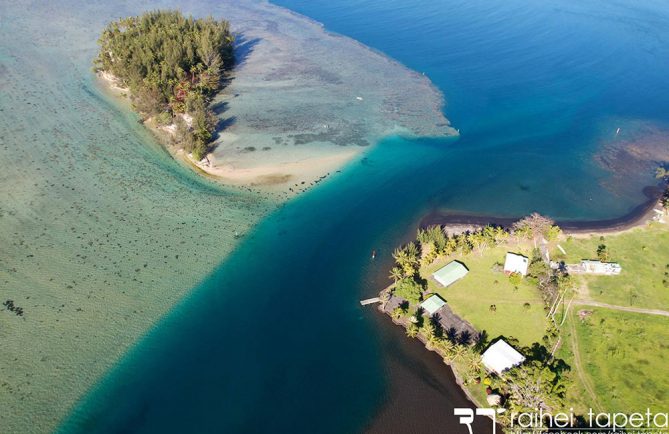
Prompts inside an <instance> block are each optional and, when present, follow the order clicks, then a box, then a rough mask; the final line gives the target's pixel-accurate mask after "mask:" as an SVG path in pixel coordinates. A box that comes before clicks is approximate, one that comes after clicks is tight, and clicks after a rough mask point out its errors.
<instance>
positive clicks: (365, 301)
mask: <svg viewBox="0 0 669 434" xmlns="http://www.w3.org/2000/svg"><path fill="white" fill-rule="evenodd" d="M380 301H381V299H380V298H379V297H374V298H368V299H367V300H360V304H361V305H363V306H367V305H368V304H374V303H378V302H380Z"/></svg>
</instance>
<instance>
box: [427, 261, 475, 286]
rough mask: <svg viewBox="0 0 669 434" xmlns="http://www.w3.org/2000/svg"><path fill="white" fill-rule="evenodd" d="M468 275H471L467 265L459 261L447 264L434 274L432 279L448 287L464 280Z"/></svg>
mask: <svg viewBox="0 0 669 434" xmlns="http://www.w3.org/2000/svg"><path fill="white" fill-rule="evenodd" d="M467 273H469V270H468V269H467V267H465V264H463V263H462V262H458V261H451V262H449V263H448V264H446V266H445V267H443V268H441V269H439V270H437V271H436V272H435V273H434V274H432V277H434V280H436V281H437V282H439V283H440V284H441V285H442V286H444V287H446V286H449V285H452V284H453V283H455V282H456V281H458V280H460V279H462V278H463V277H465V275H466V274H467Z"/></svg>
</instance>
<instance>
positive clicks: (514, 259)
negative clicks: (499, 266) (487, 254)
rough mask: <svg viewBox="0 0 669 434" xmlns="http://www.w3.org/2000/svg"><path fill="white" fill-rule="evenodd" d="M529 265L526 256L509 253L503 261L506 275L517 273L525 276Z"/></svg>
mask: <svg viewBox="0 0 669 434" xmlns="http://www.w3.org/2000/svg"><path fill="white" fill-rule="evenodd" d="M529 265H530V260H529V259H527V257H526V256H523V255H517V254H515V253H511V252H509V253H507V254H506V261H504V272H505V273H507V274H511V273H519V274H521V275H523V276H526V275H527V267H528V266H529Z"/></svg>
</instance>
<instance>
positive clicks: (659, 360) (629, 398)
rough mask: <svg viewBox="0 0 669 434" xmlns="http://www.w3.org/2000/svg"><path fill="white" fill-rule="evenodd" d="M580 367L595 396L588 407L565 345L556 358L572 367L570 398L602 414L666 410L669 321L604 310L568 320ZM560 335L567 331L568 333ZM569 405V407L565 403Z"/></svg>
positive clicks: (667, 400)
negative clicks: (572, 378) (600, 410)
mask: <svg viewBox="0 0 669 434" xmlns="http://www.w3.org/2000/svg"><path fill="white" fill-rule="evenodd" d="M571 320H572V321H573V322H574V324H573V325H574V330H575V332H576V342H577V343H578V350H577V351H578V352H579V353H580V362H581V368H582V369H583V371H584V373H585V375H586V376H587V378H586V381H588V382H589V384H590V386H591V387H592V389H594V390H593V391H594V393H595V395H596V400H595V401H596V402H593V400H592V398H590V396H589V393H588V392H587V390H585V385H584V384H582V381H580V378H579V376H578V372H576V369H577V367H576V365H575V363H574V361H573V354H574V349H573V347H572V346H571V345H570V344H569V342H570V337H569V336H567V335H566V334H565V342H567V345H566V346H565V347H563V350H562V351H561V354H559V356H562V357H565V358H566V359H567V360H568V362H571V363H570V364H571V365H572V368H573V370H574V372H572V375H573V377H574V384H573V387H572V390H570V398H573V399H575V400H576V402H579V401H580V402H581V404H582V405H579V407H583V406H587V407H589V406H593V407H594V408H597V407H598V406H599V407H601V409H602V410H603V411H606V412H628V413H631V412H643V411H645V409H646V408H650V409H651V410H652V411H660V410H663V409H664V410H663V411H666V408H667V405H668V404H669V376H668V375H667V362H666V359H667V356H669V318H666V317H661V316H654V315H644V314H637V313H628V312H619V311H613V310H608V309H593V313H592V315H590V316H589V317H587V318H586V319H585V320H583V321H581V320H580V319H578V316H577V315H572V317H571ZM565 330H569V329H568V328H567V329H565ZM569 405H573V403H572V402H569Z"/></svg>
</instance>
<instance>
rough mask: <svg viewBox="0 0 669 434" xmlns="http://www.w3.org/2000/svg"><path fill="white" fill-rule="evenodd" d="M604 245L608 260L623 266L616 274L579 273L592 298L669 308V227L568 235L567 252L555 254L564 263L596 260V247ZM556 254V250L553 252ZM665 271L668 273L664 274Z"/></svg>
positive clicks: (565, 243) (645, 306)
mask: <svg viewBox="0 0 669 434" xmlns="http://www.w3.org/2000/svg"><path fill="white" fill-rule="evenodd" d="M600 244H604V245H606V247H607V250H608V251H609V255H610V260H611V261H615V262H618V263H620V265H621V266H622V268H623V271H622V273H621V274H620V275H619V276H579V277H578V279H579V280H581V282H582V283H584V284H585V285H586V286H587V288H588V292H589V294H586V295H587V296H589V297H590V298H592V299H593V300H597V301H601V302H605V303H610V304H616V305H621V306H635V307H644V308H651V309H664V310H669V287H668V288H665V287H664V285H663V283H662V281H663V280H664V279H667V280H669V230H667V226H666V225H661V224H654V225H652V226H649V227H647V228H637V229H634V230H632V231H629V232H625V233H623V234H619V235H607V236H604V237H603V240H602V239H600V237H599V236H590V237H588V238H570V239H568V240H567V241H565V242H562V243H561V245H562V247H564V249H565V250H566V251H567V255H566V256H564V255H560V256H558V255H555V256H554V258H555V259H564V260H565V261H566V262H567V263H574V262H579V261H580V260H581V259H587V258H591V259H596V257H597V255H596V251H597V246H598V245H600ZM556 253H557V252H556ZM665 273H668V275H667V277H665Z"/></svg>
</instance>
